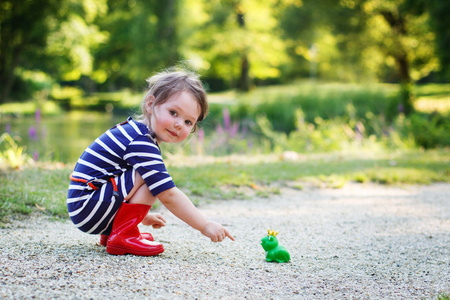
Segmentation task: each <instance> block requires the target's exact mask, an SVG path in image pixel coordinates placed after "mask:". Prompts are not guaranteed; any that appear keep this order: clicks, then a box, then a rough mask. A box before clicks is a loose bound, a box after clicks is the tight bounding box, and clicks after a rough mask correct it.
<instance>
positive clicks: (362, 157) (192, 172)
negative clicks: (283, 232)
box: [0, 150, 450, 221]
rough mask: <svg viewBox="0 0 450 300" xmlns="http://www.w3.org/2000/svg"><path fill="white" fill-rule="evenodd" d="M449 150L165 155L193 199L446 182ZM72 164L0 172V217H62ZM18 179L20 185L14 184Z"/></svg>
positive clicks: (36, 166) (171, 171) (223, 198)
mask: <svg viewBox="0 0 450 300" xmlns="http://www.w3.org/2000/svg"><path fill="white" fill-rule="evenodd" d="M449 164H450V156H449V152H448V151H444V150H433V151H418V150H412V151H374V150H370V151H355V152H353V151H350V152H335V153H329V154H314V153H311V154H307V155H300V156H297V157H288V156H285V155H265V156H261V155H251V156H244V155H241V156H237V155H232V156H226V157H220V158H212V157H191V158H190V159H186V157H183V158H182V159H181V160H178V159H177V158H176V157H174V158H171V159H168V160H167V166H168V170H169V172H170V173H171V175H172V177H173V178H174V180H175V182H176V184H177V186H178V187H179V188H180V189H182V190H183V191H185V192H186V193H187V195H188V196H189V197H190V198H191V199H193V201H194V202H197V203H203V202H204V201H210V200H212V199H221V200H226V199H236V198H248V197H253V196H265V197H267V196H270V195H272V194H274V193H276V194H277V193H280V188H282V187H292V188H296V189H302V188H304V187H305V186H315V187H330V188H339V187H341V186H342V185H344V184H345V183H346V182H349V181H356V182H361V183H367V182H378V183H381V184H400V185H402V184H430V183H433V182H449V178H450V173H449V170H450V165H449ZM72 169H73V166H72V165H66V166H64V165H62V164H59V163H58V164H38V165H35V166H32V167H28V168H26V169H24V170H18V171H13V172H11V171H8V172H0V183H1V184H0V208H1V209H0V220H2V221H6V220H7V218H8V216H9V215H11V214H13V213H21V214H27V213H31V212H33V211H35V212H40V213H47V214H51V215H55V216H58V217H63V218H67V210H66V202H65V199H66V193H67V187H68V178H69V174H70V172H71V171H72ZM17 182H20V183H21V184H17Z"/></svg>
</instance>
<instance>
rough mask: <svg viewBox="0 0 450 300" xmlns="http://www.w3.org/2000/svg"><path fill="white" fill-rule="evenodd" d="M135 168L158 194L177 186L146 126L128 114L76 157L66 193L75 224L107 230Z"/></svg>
mask: <svg viewBox="0 0 450 300" xmlns="http://www.w3.org/2000/svg"><path fill="white" fill-rule="evenodd" d="M136 171H137V172H138V173H139V174H140V175H141V177H142V178H143V179H144V181H145V183H146V184H147V186H148V187H149V190H150V192H151V193H152V195H153V196H155V197H156V196H157V195H158V194H159V193H161V192H163V191H166V190H168V189H170V188H172V187H174V186H175V184H174V182H173V180H172V177H170V175H169V173H168V172H167V170H166V167H165V165H164V162H163V160H162V157H161V151H160V149H159V147H158V145H157V143H156V141H155V140H154V138H153V137H152V136H151V135H150V133H149V130H148V128H147V126H146V125H145V124H143V123H140V122H137V121H134V120H133V119H132V118H131V117H130V118H128V120H127V121H126V122H124V123H121V124H118V125H116V126H114V127H113V128H111V129H109V130H108V131H106V132H105V133H104V134H102V135H101V136H100V137H98V138H97V139H96V140H95V141H94V142H93V143H92V144H91V145H90V146H89V147H88V148H87V149H86V150H85V151H84V152H83V154H82V155H81V157H80V158H79V159H78V161H77V164H76V165H75V169H74V171H73V173H72V176H71V177H72V180H71V181H70V185H69V191H68V196H67V209H68V211H69V216H70V218H71V220H72V222H73V223H74V224H75V226H76V227H77V228H78V229H80V230H81V231H84V232H86V233H91V234H109V233H110V232H111V228H112V222H113V220H114V216H115V214H116V212H117V210H118V209H119V207H120V205H121V204H122V202H123V199H124V197H125V196H126V195H127V194H128V192H129V191H130V190H131V189H132V187H133V186H134V179H135V172H136ZM111 179H112V180H111ZM113 181H114V182H113ZM114 186H117V192H114Z"/></svg>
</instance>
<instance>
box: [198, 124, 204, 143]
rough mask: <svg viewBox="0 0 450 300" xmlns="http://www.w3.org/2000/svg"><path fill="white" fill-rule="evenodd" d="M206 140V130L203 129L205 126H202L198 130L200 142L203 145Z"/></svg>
mask: <svg viewBox="0 0 450 300" xmlns="http://www.w3.org/2000/svg"><path fill="white" fill-rule="evenodd" d="M204 141H205V131H204V130H203V128H200V129H199V130H198V142H199V143H200V144H201V145H203V143H204Z"/></svg>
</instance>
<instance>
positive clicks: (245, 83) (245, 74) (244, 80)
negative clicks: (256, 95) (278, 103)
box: [235, 5, 250, 92]
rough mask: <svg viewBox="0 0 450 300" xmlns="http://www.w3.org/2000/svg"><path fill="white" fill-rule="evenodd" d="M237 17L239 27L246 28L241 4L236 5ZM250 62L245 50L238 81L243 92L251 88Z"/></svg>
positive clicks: (238, 87)
mask: <svg viewBox="0 0 450 300" xmlns="http://www.w3.org/2000/svg"><path fill="white" fill-rule="evenodd" d="M235 9H236V14H237V15H236V17H237V22H238V24H239V27H240V28H242V29H245V19H244V12H243V11H242V10H241V9H240V8H239V5H237V6H236V8H235ZM249 74H250V63H249V61H248V55H247V53H246V50H244V51H243V53H242V56H241V74H240V76H239V79H238V82H237V85H236V87H237V89H238V90H240V91H243V92H248V91H249V90H250V75H249Z"/></svg>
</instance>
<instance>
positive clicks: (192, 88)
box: [140, 68, 208, 132]
mask: <svg viewBox="0 0 450 300" xmlns="http://www.w3.org/2000/svg"><path fill="white" fill-rule="evenodd" d="M146 81H147V83H148V91H147V93H146V94H145V96H144V99H143V100H142V102H141V114H142V115H141V116H140V118H141V119H144V118H147V119H148V120H150V116H149V115H148V113H147V110H146V109H145V106H146V99H147V98H148V97H150V96H152V95H153V97H155V102H154V104H153V105H154V106H157V105H161V104H163V103H165V102H166V101H167V100H168V99H169V98H170V97H172V96H173V95H175V94H177V93H181V92H189V93H191V94H192V95H193V96H194V98H195V99H196V100H197V103H198V105H199V107H200V115H199V117H198V119H197V120H196V123H195V126H194V128H193V130H192V132H195V130H196V129H197V123H198V122H201V121H203V120H204V119H205V117H206V116H207V115H208V101H207V97H206V92H205V90H204V88H203V85H202V82H201V81H200V77H199V76H198V75H197V74H195V73H194V72H191V71H186V70H184V69H176V68H170V69H167V70H165V71H163V72H160V73H158V74H155V75H153V76H152V77H150V78H147V80H146Z"/></svg>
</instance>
